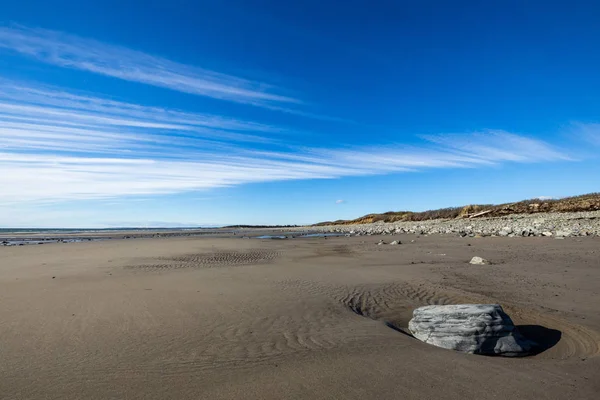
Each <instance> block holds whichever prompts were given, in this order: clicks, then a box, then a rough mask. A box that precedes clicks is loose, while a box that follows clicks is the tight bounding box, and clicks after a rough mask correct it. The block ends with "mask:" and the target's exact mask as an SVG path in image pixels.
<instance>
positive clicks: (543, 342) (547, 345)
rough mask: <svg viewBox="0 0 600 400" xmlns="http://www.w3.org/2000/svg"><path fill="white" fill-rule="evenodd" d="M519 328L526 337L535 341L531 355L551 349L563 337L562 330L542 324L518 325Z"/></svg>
mask: <svg viewBox="0 0 600 400" xmlns="http://www.w3.org/2000/svg"><path fill="white" fill-rule="evenodd" d="M517 329H518V331H519V333H520V334H521V335H523V336H524V337H525V338H526V339H528V340H531V341H532V342H534V343H535V345H534V346H533V347H532V348H531V353H530V355H537V354H540V353H543V352H544V351H546V350H548V349H551V348H552V347H554V346H556V344H557V343H558V342H560V339H561V337H562V332H561V331H559V330H557V329H551V328H546V327H545V326H541V325H517Z"/></svg>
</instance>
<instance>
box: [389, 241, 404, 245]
mask: <svg viewBox="0 0 600 400" xmlns="http://www.w3.org/2000/svg"><path fill="white" fill-rule="evenodd" d="M390 244H391V245H392V246H393V245H397V244H402V242H401V241H399V240H394V241H393V242H390Z"/></svg>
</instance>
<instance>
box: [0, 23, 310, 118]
mask: <svg viewBox="0 0 600 400" xmlns="http://www.w3.org/2000/svg"><path fill="white" fill-rule="evenodd" d="M1 48H3V49H6V50H11V51H14V52H17V53H20V54H22V55H25V56H28V57H32V58H34V59H36V60H38V61H41V62H44V63H47V64H52V65H56V66H59V67H65V68H72V69H78V70H83V71H88V72H92V73H95V74H100V75H105V76H110V77H113V78H118V79H123V80H126V81H131V82H139V83H143V84H147V85H152V86H157V87H161V88H166V89H171V90H175V91H179V92H184V93H190V94H195V95H201V96H207V97H211V98H215V99H221V100H228V101H234V102H238V103H244V104H253V105H259V106H261V105H262V106H269V107H277V105H278V104H294V103H296V104H297V103H300V101H299V100H297V99H294V98H292V97H289V96H285V95H282V94H280V93H277V91H279V89H277V88H275V87H273V86H272V85H268V84H266V83H264V82H257V81H253V80H248V79H243V78H239V77H236V76H232V75H227V74H223V73H219V72H215V71H210V70H206V69H202V68H198V67H195V66H190V65H185V64H182V63H178V62H174V61H171V60H168V59H165V58H162V57H158V56H153V55H150V54H146V53H143V52H140V51H136V50H131V49H128V48H125V47H120V46H114V45H109V44H105V43H101V42H98V41H96V40H92V39H86V38H81V37H78V36H74V35H69V34H66V33H61V32H56V31H51V30H45V29H32V28H26V27H22V26H4V27H0V49H1Z"/></svg>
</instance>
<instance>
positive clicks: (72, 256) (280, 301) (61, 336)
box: [0, 235, 600, 399]
mask: <svg viewBox="0 0 600 400" xmlns="http://www.w3.org/2000/svg"><path fill="white" fill-rule="evenodd" d="M384 238H385V239H386V240H387V241H391V240H394V239H399V240H401V241H402V242H403V244H402V245H398V246H385V245H384V246H377V245H376V244H375V243H376V242H377V241H378V240H379V237H377V238H376V237H366V238H365V237H350V238H348V237H336V238H327V239H324V238H314V239H294V240H257V239H246V240H244V239H238V238H207V237H174V238H153V239H131V240H113V241H98V242H84V243H70V244H60V243H56V244H46V245H43V246H16V247H0V393H1V395H0V397H1V398H7V399H13V398H14V399H17V398H18V399H82V398H85V399H107V398H119V399H124V398H127V399H188V398H189V399H191V398H194V399H199V398H201V399H242V398H243V399H282V398H286V399H292V398H294V399H296V398H298V399H365V398H392V399H395V398H398V399H433V398H435V399H472V398H481V399H488V398H518V399H567V398H573V399H592V398H597V396H598V393H600V380H599V379H598V377H599V375H598V371H600V357H598V353H599V351H600V350H599V346H600V344H599V341H600V333H599V332H600V301H598V299H599V298H600V239H599V238H566V239H564V240H556V239H552V238H464V239H461V238H457V237H442V236H429V237H416V236H402V235H398V236H393V237H392V236H386V237H384ZM411 240H415V242H414V243H411V242H410V241H411ZM473 256H481V257H484V258H486V259H488V260H490V261H492V262H493V264H492V265H485V266H479V265H470V264H468V261H469V260H470V258H471V257H473ZM462 302H485V303H491V302H494V303H495V302H497V303H500V304H502V305H503V306H504V308H505V310H506V311H507V312H508V313H509V315H511V316H512V317H513V320H514V321H515V323H517V324H518V325H520V326H521V329H522V330H523V331H524V332H525V333H526V334H527V335H529V336H530V337H531V338H533V339H534V340H538V341H540V342H543V343H544V345H545V347H546V348H547V349H546V350H545V351H543V352H541V353H540V354H538V355H536V356H532V357H527V358H518V359H512V358H499V357H484V356H477V355H469V354H461V353H457V352H453V351H450V350H444V349H440V348H436V347H433V346H429V345H426V344H424V343H421V342H419V341H417V340H415V339H413V338H412V337H410V336H408V335H406V334H405V333H404V329H405V327H406V326H407V324H408V320H409V319H410V317H411V313H412V310H413V309H414V308H415V307H418V306H421V305H426V304H453V303H462Z"/></svg>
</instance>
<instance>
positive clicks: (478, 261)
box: [469, 256, 490, 265]
mask: <svg viewBox="0 0 600 400" xmlns="http://www.w3.org/2000/svg"><path fill="white" fill-rule="evenodd" d="M469 264H474V265H487V264H490V262H489V261H488V260H486V259H485V258H481V257H477V256H475V257H473V258H471V261H469Z"/></svg>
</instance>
